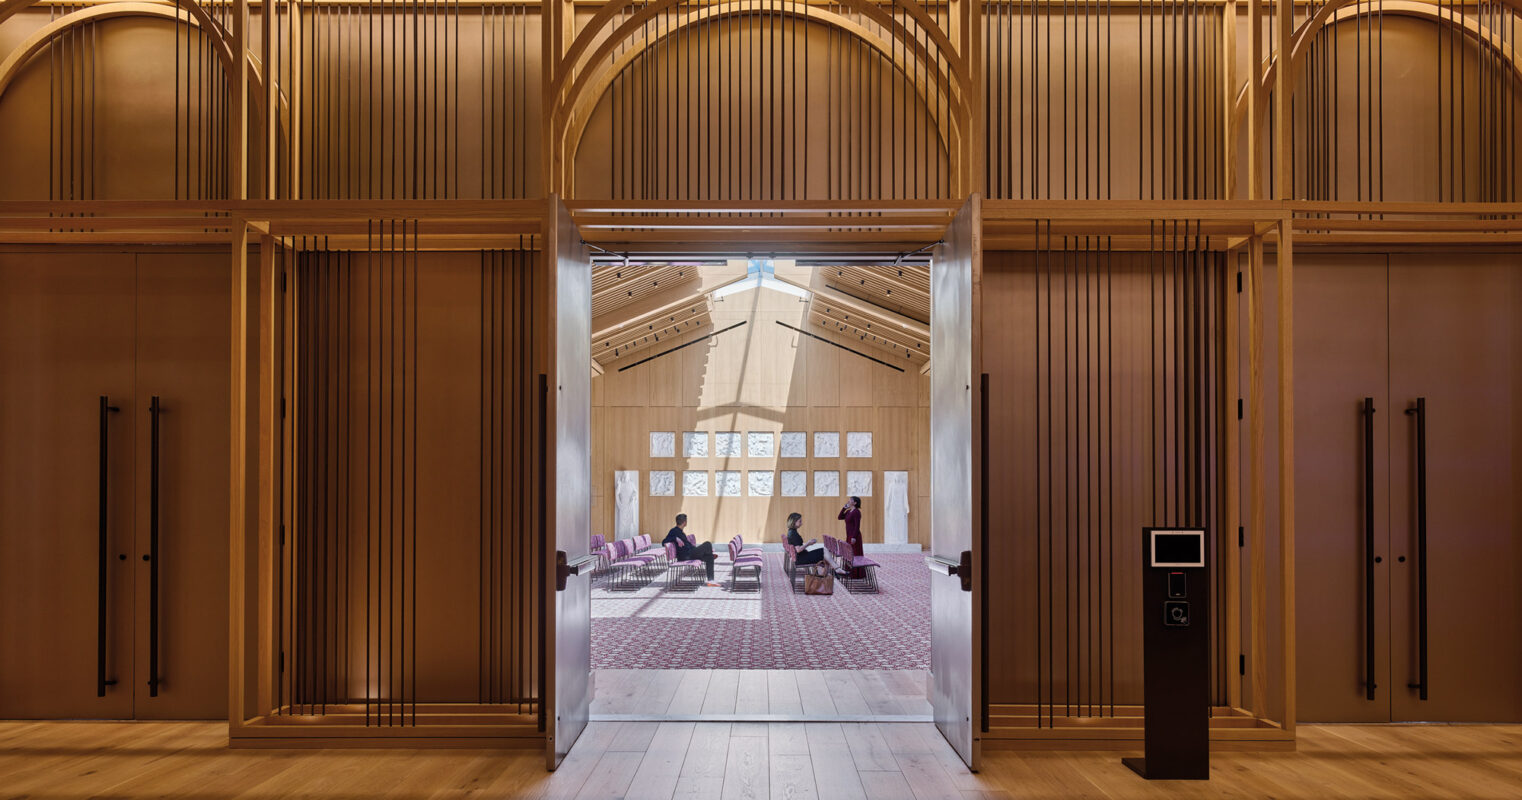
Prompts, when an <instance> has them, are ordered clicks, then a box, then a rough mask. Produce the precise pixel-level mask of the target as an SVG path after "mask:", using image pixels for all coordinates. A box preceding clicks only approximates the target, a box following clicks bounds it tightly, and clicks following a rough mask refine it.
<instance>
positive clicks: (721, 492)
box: [713, 469, 745, 497]
mask: <svg viewBox="0 0 1522 800" xmlns="http://www.w3.org/2000/svg"><path fill="white" fill-rule="evenodd" d="M713 477H714V481H713V483H714V494H715V495H717V496H719V497H739V496H741V495H743V494H745V492H743V491H742V490H741V487H740V471H739V470H730V469H723V470H719V471H718V472H715V473H714V474H713Z"/></svg>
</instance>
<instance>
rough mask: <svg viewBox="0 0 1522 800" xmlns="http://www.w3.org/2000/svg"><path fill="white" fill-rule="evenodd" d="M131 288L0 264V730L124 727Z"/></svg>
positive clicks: (114, 275)
mask: <svg viewBox="0 0 1522 800" xmlns="http://www.w3.org/2000/svg"><path fill="white" fill-rule="evenodd" d="M134 282H135V275H134V270H133V261H132V256H130V255H124V254H119V253H88V254H60V253H0V442H3V443H4V447H3V449H0V509H4V514H3V516H0V609H3V613H0V718H11V719H18V718H24V719H47V718H79V719H127V718H131V717H132V694H133V692H132V687H133V685H134V684H135V681H134V680H133V669H132V664H133V661H132V652H133V640H132V614H133V609H132V596H133V590H132V579H133V576H134V573H135V570H134V569H133V566H134V565H133V564H132V563H131V562H129V561H128V560H127V559H128V557H129V554H130V553H132V552H133V541H132V536H133V491H132V473H133V463H134V453H133V439H132V427H131V421H132V419H133V418H134V417H135V416H136V415H137V413H138V412H139V411H140V410H141V409H139V408H138V407H137V406H136V405H135V402H134V399H133V390H134V387H133V372H132V368H133V292H134ZM223 377H224V379H225V377H226V376H225V373H224V375H223ZM101 397H106V398H108V402H109V404H110V407H114V408H116V409H117V410H116V411H114V412H109V411H108V412H105V413H104V414H103V413H102V410H101V402H100V398H101ZM103 416H104V417H105V444H106V457H105V464H106V470H105V474H104V475H102V474H101V464H102V458H101V442H102V438H101V430H102V425H101V421H102V417H103ZM223 431H224V434H225V431H226V428H225V427H224V428H223ZM224 466H225V462H224ZM102 485H104V486H105V487H106V504H105V522H106V525H105V535H106V545H107V550H106V552H105V554H104V560H102V553H101V552H100V546H101V525H100V523H101V503H100V488H101V486H102ZM102 567H104V578H105V586H106V590H105V594H104V597H103V598H102V595H101V592H100V585H101V584H100V578H101V576H102ZM102 599H103V600H104V603H103V604H102V603H101V601H102ZM102 607H103V608H104V609H105V615H104V617H102V616H101V615H100V613H99V611H100V609H101V608H102ZM102 621H104V623H105V624H104V626H102V625H101V624H100V623H101V622H102ZM224 623H225V620H224ZM102 630H103V631H104V633H105V638H104V640H103V642H102V641H100V640H99V639H98V635H99V633H101V632H102ZM102 645H104V646H102ZM102 654H104V656H105V659H104V666H105V671H104V678H105V679H106V680H107V681H111V682H112V683H109V684H108V685H105V686H101V685H100V679H99V678H100V676H98V674H97V670H98V665H99V663H100V656H101V655H102Z"/></svg>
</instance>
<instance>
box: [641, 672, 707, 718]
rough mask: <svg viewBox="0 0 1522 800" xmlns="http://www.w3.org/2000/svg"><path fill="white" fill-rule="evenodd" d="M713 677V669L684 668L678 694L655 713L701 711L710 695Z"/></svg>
mask: <svg viewBox="0 0 1522 800" xmlns="http://www.w3.org/2000/svg"><path fill="white" fill-rule="evenodd" d="M712 679H713V670H711V669H689V670H684V671H683V674H682V677H681V680H680V681H679V682H678V685H677V690H676V694H674V695H672V697H671V702H670V703H669V704H668V705H667V706H666V707H665V708H663V709H660V710H658V711H655V712H654V713H657V714H659V713H662V712H664V713H667V714H697V713H699V712H701V711H702V710H703V701H704V700H705V699H706V698H707V696H708V682H709V681H710V680H712Z"/></svg>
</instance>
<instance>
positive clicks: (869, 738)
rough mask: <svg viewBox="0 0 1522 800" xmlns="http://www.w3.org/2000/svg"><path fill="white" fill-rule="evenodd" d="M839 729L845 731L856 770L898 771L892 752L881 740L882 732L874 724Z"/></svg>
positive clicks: (857, 724)
mask: <svg viewBox="0 0 1522 800" xmlns="http://www.w3.org/2000/svg"><path fill="white" fill-rule="evenodd" d="M840 727H841V730H843V731H845V737H846V744H847V745H849V747H850V750H851V758H852V759H854V760H855V762H856V768H857V769H858V770H861V771H863V772H867V771H880V772H897V771H898V762H897V761H894V760H893V751H892V750H890V749H889V748H888V741H887V739H884V738H883V732H882V730H881V729H880V728H879V727H878V726H877V724H876V723H872V722H859V723H849V724H843V725H841V726H840Z"/></svg>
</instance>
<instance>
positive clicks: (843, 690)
mask: <svg viewBox="0 0 1522 800" xmlns="http://www.w3.org/2000/svg"><path fill="white" fill-rule="evenodd" d="M824 685H825V688H827V689H829V691H830V699H831V700H832V701H833V702H834V703H835V710H836V711H839V712H840V713H842V714H870V713H872V709H871V707H870V706H868V705H867V698H866V696H864V695H863V694H862V693H861V687H860V686H858V685H857V684H856V678H855V676H853V675H852V674H851V673H850V672H847V671H845V670H833V669H832V670H826V671H825V672H824Z"/></svg>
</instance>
